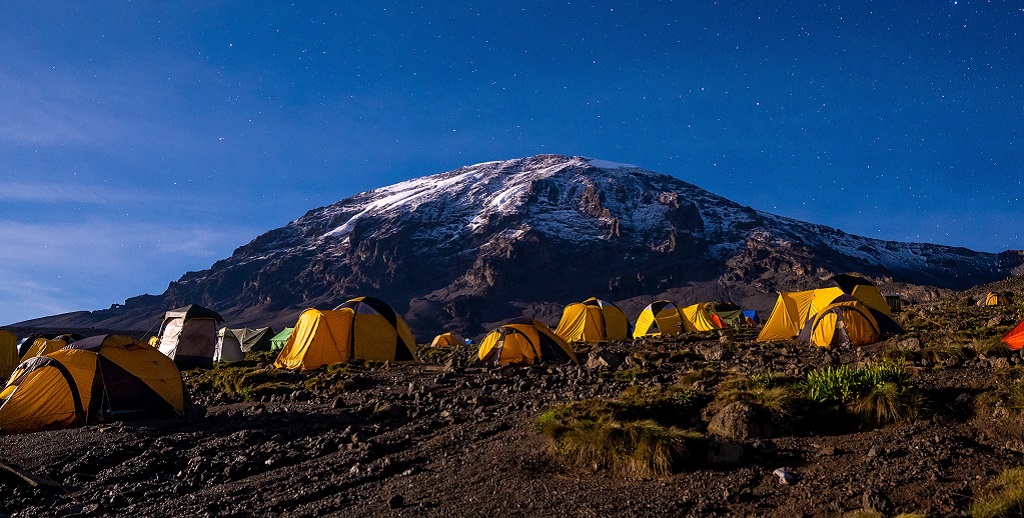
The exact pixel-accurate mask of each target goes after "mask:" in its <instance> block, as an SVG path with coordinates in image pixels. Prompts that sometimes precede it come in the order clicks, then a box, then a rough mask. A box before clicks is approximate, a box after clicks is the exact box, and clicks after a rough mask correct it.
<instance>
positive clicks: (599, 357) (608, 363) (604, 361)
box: [586, 349, 622, 370]
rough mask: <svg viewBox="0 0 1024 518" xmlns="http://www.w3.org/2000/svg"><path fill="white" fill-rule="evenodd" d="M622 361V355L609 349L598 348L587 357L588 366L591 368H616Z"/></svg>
mask: <svg viewBox="0 0 1024 518" xmlns="http://www.w3.org/2000/svg"><path fill="white" fill-rule="evenodd" d="M621 363H622V357H620V356H619V355H618V354H615V353H614V352H612V351H610V350H608V349H596V350H594V351H592V352H591V353H590V356H589V357H588V358H587V363H586V367H587V368H588V369H590V370H598V369H614V368H616V367H618V366H619V365H620V364H621Z"/></svg>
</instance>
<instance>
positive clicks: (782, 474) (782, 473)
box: [772, 468, 793, 486]
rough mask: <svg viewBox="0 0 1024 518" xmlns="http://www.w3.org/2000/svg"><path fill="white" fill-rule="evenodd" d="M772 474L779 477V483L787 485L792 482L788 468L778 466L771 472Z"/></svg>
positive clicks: (791, 475)
mask: <svg viewBox="0 0 1024 518" xmlns="http://www.w3.org/2000/svg"><path fill="white" fill-rule="evenodd" d="M772 475H775V476H776V477H779V484H782V485H784V486H788V485H790V484H792V483H793V474H792V473H790V471H789V468H778V469H776V470H775V471H773V472H772Z"/></svg>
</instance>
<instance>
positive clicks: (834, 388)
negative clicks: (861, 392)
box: [803, 365, 857, 404]
mask: <svg viewBox="0 0 1024 518" xmlns="http://www.w3.org/2000/svg"><path fill="white" fill-rule="evenodd" d="M803 388H804V394H805V395H806V397H807V399H809V400H811V401H813V402H815V403H824V404H845V403H848V402H850V401H851V400H852V399H853V397H854V396H855V395H856V389H857V387H856V375H855V374H854V370H853V369H851V368H850V367H847V366H846V365H839V366H836V367H833V366H828V367H825V368H824V369H815V370H813V371H811V372H808V373H807V377H806V379H805V380H804V383H803Z"/></svg>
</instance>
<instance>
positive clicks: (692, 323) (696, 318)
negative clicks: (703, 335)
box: [682, 302, 721, 331]
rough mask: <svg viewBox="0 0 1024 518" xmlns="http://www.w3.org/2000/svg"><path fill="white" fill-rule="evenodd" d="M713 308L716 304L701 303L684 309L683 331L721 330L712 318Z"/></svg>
mask: <svg viewBox="0 0 1024 518" xmlns="http://www.w3.org/2000/svg"><path fill="white" fill-rule="evenodd" d="M713 307H714V304H711V303H708V302H700V303H697V304H694V305H692V306H687V307H685V308H683V309H682V311H683V317H685V318H684V319H683V329H685V330H686V331H713V330H715V329H721V326H719V325H718V324H716V323H715V321H714V319H713V318H712V312H711V308H713Z"/></svg>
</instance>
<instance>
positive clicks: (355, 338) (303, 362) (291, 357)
mask: <svg viewBox="0 0 1024 518" xmlns="http://www.w3.org/2000/svg"><path fill="white" fill-rule="evenodd" d="M356 358H359V359H363V360H367V361H380V362H383V361H390V362H392V363H417V360H416V339H415V338H413V336H412V332H411V331H410V330H409V326H407V325H406V324H405V321H404V320H402V317H401V316H399V315H398V314H397V313H395V310H394V309H392V308H391V306H389V305H387V303H385V302H383V301H381V300H378V299H375V298H372V297H357V298H354V299H351V300H349V301H347V302H345V303H344V304H342V305H340V306H338V307H337V308H335V309H333V310H323V311H321V310H318V309H307V310H305V311H303V312H302V313H301V314H300V315H299V319H298V321H297V322H296V323H295V328H294V331H292V334H291V336H290V337H289V338H288V343H287V344H285V346H284V348H283V349H281V353H280V354H278V356H277V360H275V361H274V366H275V367H277V368H280V369H302V370H312V369H316V368H318V367H321V366H323V365H330V364H332V363H338V362H347V361H349V360H352V359H356Z"/></svg>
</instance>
